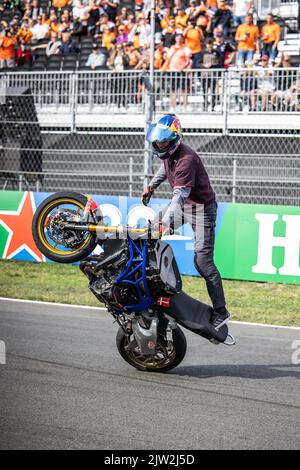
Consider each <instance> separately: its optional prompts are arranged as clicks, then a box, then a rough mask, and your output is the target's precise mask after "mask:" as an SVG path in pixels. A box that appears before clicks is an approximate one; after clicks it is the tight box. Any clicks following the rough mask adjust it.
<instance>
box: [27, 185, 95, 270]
mask: <svg viewBox="0 0 300 470" xmlns="http://www.w3.org/2000/svg"><path fill="white" fill-rule="evenodd" d="M86 202H87V198H86V196H84V195H82V194H79V193H75V192H61V193H56V194H53V195H52V196H49V197H48V198H47V199H45V200H44V201H43V202H42V204H41V205H40V206H39V207H38V208H37V210H36V212H35V215H34V218H33V221H32V235H33V239H34V241H35V243H36V245H37V247H38V248H39V250H40V251H41V252H42V253H43V254H44V255H45V256H46V257H47V258H50V259H51V260H53V261H57V262H60V263H73V262H75V261H79V260H82V259H84V258H86V257H87V256H88V255H89V254H90V253H91V252H92V251H93V250H94V248H95V246H96V236H95V234H91V233H89V232H87V231H82V232H79V231H75V230H63V228H62V227H63V225H64V224H65V223H72V224H76V223H78V224H80V223H81V217H82V215H83V211H84V207H85V205H86Z"/></svg>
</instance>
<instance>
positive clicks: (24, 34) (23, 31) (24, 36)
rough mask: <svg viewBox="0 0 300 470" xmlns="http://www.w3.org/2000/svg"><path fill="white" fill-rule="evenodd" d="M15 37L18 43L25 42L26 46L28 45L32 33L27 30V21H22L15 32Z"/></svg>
mask: <svg viewBox="0 0 300 470" xmlns="http://www.w3.org/2000/svg"><path fill="white" fill-rule="evenodd" d="M17 37H18V39H19V40H20V41H23V40H24V41H25V42H27V44H30V42H31V38H32V32H31V31H30V29H29V25H28V22H27V21H23V23H22V25H21V27H20V29H19V31H18V32H17Z"/></svg>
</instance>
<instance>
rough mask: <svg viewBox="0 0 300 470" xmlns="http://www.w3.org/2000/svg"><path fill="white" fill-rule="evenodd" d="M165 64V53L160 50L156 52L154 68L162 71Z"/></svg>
mask: <svg viewBox="0 0 300 470" xmlns="http://www.w3.org/2000/svg"><path fill="white" fill-rule="evenodd" d="M162 64H163V53H162V51H160V50H158V49H157V50H156V51H155V52H154V68H156V69H160V68H161V67H162Z"/></svg>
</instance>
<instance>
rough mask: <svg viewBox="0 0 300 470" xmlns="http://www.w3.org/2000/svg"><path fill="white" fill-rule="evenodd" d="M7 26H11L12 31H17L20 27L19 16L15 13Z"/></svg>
mask: <svg viewBox="0 0 300 470" xmlns="http://www.w3.org/2000/svg"><path fill="white" fill-rule="evenodd" d="M8 26H9V27H10V28H13V30H14V32H15V33H17V31H18V30H19V29H20V17H19V16H18V15H15V16H14V17H13V19H12V20H11V21H10V23H9V25H8Z"/></svg>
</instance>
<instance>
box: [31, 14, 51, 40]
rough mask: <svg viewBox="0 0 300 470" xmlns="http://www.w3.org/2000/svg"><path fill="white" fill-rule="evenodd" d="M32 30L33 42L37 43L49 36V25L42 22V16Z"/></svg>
mask: <svg viewBox="0 0 300 470" xmlns="http://www.w3.org/2000/svg"><path fill="white" fill-rule="evenodd" d="M31 32H32V38H31V42H32V43H37V42H39V41H41V40H43V39H46V38H48V37H49V25H48V24H47V23H43V22H42V17H41V16H38V19H37V23H36V24H35V25H34V27H33V28H32V30H31Z"/></svg>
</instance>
